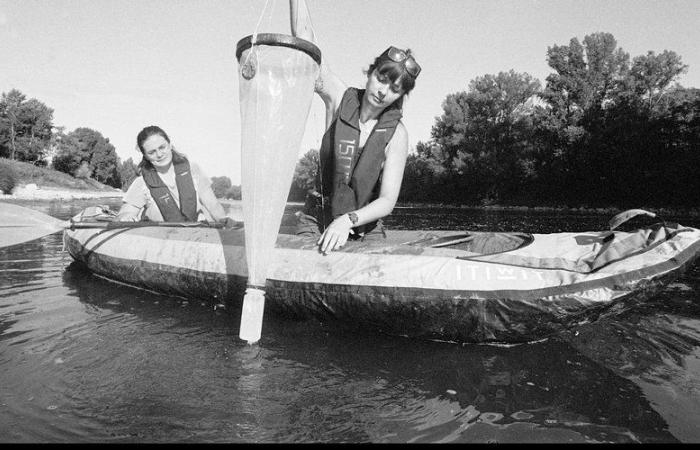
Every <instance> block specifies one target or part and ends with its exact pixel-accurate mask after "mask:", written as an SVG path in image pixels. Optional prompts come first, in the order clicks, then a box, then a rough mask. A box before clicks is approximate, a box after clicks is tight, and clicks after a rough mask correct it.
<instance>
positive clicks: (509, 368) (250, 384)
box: [0, 200, 700, 443]
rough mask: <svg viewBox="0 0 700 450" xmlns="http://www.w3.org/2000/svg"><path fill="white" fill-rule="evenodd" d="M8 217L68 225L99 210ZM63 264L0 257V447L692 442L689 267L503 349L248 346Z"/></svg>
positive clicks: (553, 222) (568, 221) (533, 223)
mask: <svg viewBox="0 0 700 450" xmlns="http://www.w3.org/2000/svg"><path fill="white" fill-rule="evenodd" d="M15 203H19V204H21V205H23V206H28V207H30V208H33V209H37V210H39V211H42V212H44V213H47V214H50V215H52V216H55V217H58V218H61V219H66V218H68V217H70V216H72V215H73V214H75V213H77V212H78V211H80V210H81V209H82V208H83V207H85V206H88V205H94V204H97V203H105V201H104V200H99V201H95V200H93V201H72V202H15ZM113 205H115V204H113ZM298 208H299V207H298V206H294V205H290V206H288V208H287V211H286V215H285V219H284V220H285V221H287V222H290V221H291V220H292V217H291V214H292V213H293V212H294V211H295V210H296V209H298ZM609 218H610V215H609V214H591V213H562V212H544V211H530V212H523V211H485V210H476V209H449V208H445V209H420V208H397V209H396V210H395V212H394V214H393V215H392V217H391V218H389V220H387V224H388V225H389V226H391V227H393V228H433V229H456V228H461V229H472V230H475V229H477V230H486V229H489V230H504V231H516V230H517V231H530V232H556V231H586V230H594V229H603V228H604V227H606V225H607V221H608V219H609ZM667 219H668V220H676V221H678V222H680V223H682V224H684V225H689V226H695V227H700V220H698V218H682V217H679V218H675V217H669V218H667ZM71 262H72V259H71V257H70V256H69V255H68V254H67V253H66V252H64V251H63V250H62V243H61V235H60V233H59V234H54V235H50V236H47V237H44V238H41V239H38V240H35V241H32V242H29V243H26V244H22V245H17V246H13V247H9V248H5V249H0V442H58V443H65V442H106V443H122V442H138V443H141V442H189V443H193V442H247V443H250V442H256V443H268V442H272V443H305V442H373V443H404V442H428V443H436V442H498V443H505V442H613V443H626V442H643V443H655V442H700V264H699V263H696V264H695V266H694V267H692V268H691V269H690V270H689V271H688V272H687V273H686V274H685V275H684V276H683V277H681V278H680V279H678V280H676V281H675V282H674V283H672V284H671V285H669V286H668V287H667V288H665V289H664V290H663V291H662V292H661V293H660V294H659V295H658V296H656V297H655V298H653V299H652V300H650V301H649V302H647V303H645V304H643V305H639V306H637V307H634V308H632V309H629V310H627V311H624V313H622V314H620V315H618V316H616V317H606V318H604V319H601V320H599V321H597V322H595V323H592V324H587V325H583V326H579V327H577V328H574V329H571V330H570V331H568V332H566V333H563V334H562V335H559V336H555V337H551V338H549V339H547V340H545V341H542V342H537V343H530V344H522V345H516V346H511V347H504V346H495V345H476V344H469V345H458V344H449V343H441V342H430V341H420V340H412V339H405V338H399V337H391V336H386V335H382V334H378V333H370V332H367V331H362V332H357V331H350V330H344V329H338V328H337V327H335V326H334V325H333V324H330V323H322V322H318V321H303V322H300V321H292V320H288V319H285V318H284V317H275V316H273V315H267V314H266V316H265V322H264V327H263V337H262V339H261V341H260V342H259V344H258V345H254V346H249V345H247V344H246V343H244V342H242V341H240V340H239V339H238V328H239V323H238V321H239V317H240V310H238V311H235V310H234V311H232V310H226V309H221V308H215V307H214V306H213V305H211V304H205V303H201V302H199V301H187V300H184V299H179V298H171V297H167V296H161V295H158V294H155V293H150V292H145V291H142V290H138V289H134V288H131V287H128V286H124V285H120V284H117V283H113V282H110V281H107V280H104V279H101V278H98V277H95V276H93V275H91V274H90V273H89V272H86V271H85V270H84V269H82V268H80V267H77V266H76V265H74V264H72V263H71Z"/></svg>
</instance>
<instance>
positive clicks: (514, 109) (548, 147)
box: [400, 33, 700, 207]
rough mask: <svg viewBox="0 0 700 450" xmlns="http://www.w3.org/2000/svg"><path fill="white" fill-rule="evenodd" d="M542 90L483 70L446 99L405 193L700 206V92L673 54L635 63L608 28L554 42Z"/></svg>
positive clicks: (413, 161) (521, 78) (412, 162)
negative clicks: (682, 79) (686, 81)
mask: <svg viewBox="0 0 700 450" xmlns="http://www.w3.org/2000/svg"><path fill="white" fill-rule="evenodd" d="M547 61H548V64H549V66H550V67H551V68H552V69H553V70H554V72H553V73H551V74H550V75H549V76H548V77H547V79H546V85H545V87H544V89H542V88H540V86H539V82H538V81H536V80H533V79H532V78H531V77H530V76H529V75H527V74H518V73H515V72H513V71H510V72H502V73H499V74H498V75H485V76H484V77H480V78H477V79H476V80H474V81H472V82H471V83H470V84H469V90H468V91H466V92H458V93H455V94H450V95H448V96H447V98H446V99H445V101H444V102H443V114H442V115H441V116H440V117H439V118H437V120H436V123H435V125H434V126H433V129H432V132H431V139H430V141H429V142H425V143H424V142H421V143H419V144H418V145H417V147H416V151H415V153H414V154H411V155H410V156H409V159H408V162H407V166H406V171H405V175H404V182H403V188H402V193H401V197H400V200H402V201H414V202H415V201H420V202H440V203H446V202H447V203H463V204H489V203H494V202H497V203H499V204H504V205H507V204H520V205H546V204H556V205H568V206H579V205H584V206H585V205H589V206H613V205H616V206H620V207H627V206H634V205H650V206H652V205H669V206H670V205H675V206H697V205H698V204H700V181H699V180H700V177H698V167H700V165H699V164H700V90H699V89H695V88H684V87H682V86H680V85H678V84H673V83H674V80H676V79H677V77H678V76H679V75H680V74H681V73H683V72H684V71H685V70H686V69H687V66H685V65H684V64H683V63H682V61H681V57H680V56H679V55H677V54H676V53H674V52H672V51H668V50H666V51H664V52H662V53H660V54H656V53H654V52H651V51H650V52H648V53H647V54H646V55H642V56H637V57H635V58H633V59H632V60H631V62H630V57H629V54H627V53H626V52H624V51H623V50H622V49H620V48H618V47H617V42H616V41H615V38H614V37H613V36H612V35H611V34H609V33H595V34H592V35H588V36H586V37H585V38H584V40H583V43H580V42H579V41H578V39H576V38H573V39H571V41H570V42H569V45H562V46H558V45H555V46H553V47H550V48H549V49H548V51H547Z"/></svg>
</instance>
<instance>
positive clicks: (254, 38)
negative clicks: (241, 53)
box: [243, 0, 275, 65]
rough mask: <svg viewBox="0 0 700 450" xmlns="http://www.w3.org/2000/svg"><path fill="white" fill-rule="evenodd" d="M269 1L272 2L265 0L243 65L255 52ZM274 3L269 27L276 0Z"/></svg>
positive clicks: (270, 18)
mask: <svg viewBox="0 0 700 450" xmlns="http://www.w3.org/2000/svg"><path fill="white" fill-rule="evenodd" d="M269 3H270V0H265V4H264V5H263V8H262V11H260V17H258V23H257V24H256V25H255V29H254V30H253V37H252V38H251V41H250V51H249V52H248V54H247V55H246V57H245V61H244V64H243V65H245V64H247V63H248V60H249V59H250V56H251V55H252V54H253V50H254V48H255V43H256V42H257V40H258V30H259V29H260V24H261V23H262V20H263V17H264V16H265V11H266V10H267V5H268V4H269ZM272 3H273V6H272V8H271V10H270V15H269V16H268V27H269V25H270V23H272V10H273V9H274V3H275V0H273V1H272Z"/></svg>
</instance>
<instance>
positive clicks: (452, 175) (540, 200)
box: [0, 33, 700, 207]
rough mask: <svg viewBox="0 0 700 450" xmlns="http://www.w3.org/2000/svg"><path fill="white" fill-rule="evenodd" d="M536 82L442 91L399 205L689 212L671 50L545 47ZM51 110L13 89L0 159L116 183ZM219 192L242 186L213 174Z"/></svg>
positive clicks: (83, 135)
mask: <svg viewBox="0 0 700 450" xmlns="http://www.w3.org/2000/svg"><path fill="white" fill-rule="evenodd" d="M546 58H547V63H548V65H549V67H550V68H551V69H552V72H551V73H550V74H549V75H548V76H547V78H546V80H545V83H544V86H543V85H542V83H541V82H540V81H539V80H537V79H535V78H533V77H532V76H531V75H529V74H527V73H519V72H516V71H514V70H510V71H507V72H500V73H498V74H487V75H484V76H481V77H477V78H476V79H474V80H471V81H470V82H469V83H468V85H467V90H465V91H462V92H455V93H452V94H449V95H447V97H446V98H445V99H444V101H443V103H442V110H443V112H442V114H441V116H439V117H437V118H436V120H435V123H434V125H433V127H432V129H431V134H430V139H429V140H428V141H426V142H418V144H417V145H416V148H415V151H413V152H412V153H411V154H410V155H409V157H408V160H407V163H406V169H405V173H404V179H403V185H402V189H401V194H400V197H399V201H400V202H404V203H440V204H463V205H491V204H500V205H526V206H544V205H552V206H619V207H631V206H635V205H644V206H661V205H667V206H697V205H698V204H700V177H699V176H698V167H700V89H697V88H685V87H683V86H681V85H679V84H678V83H677V82H676V80H677V79H678V77H679V76H680V75H681V74H683V73H684V72H686V71H687V68H688V66H687V65H685V64H683V62H682V60H681V57H680V56H679V55H678V54H676V53H675V52H673V51H669V50H664V51H663V52H661V53H658V54H657V53H655V52H653V51H649V52H647V53H646V54H644V55H639V56H636V57H634V58H631V57H630V55H629V53H627V52H625V51H624V50H623V49H622V48H619V47H618V45H617V41H616V40H615V38H614V36H613V35H612V34H610V33H593V34H590V35H587V36H585V37H584V39H583V41H582V42H581V41H579V40H578V39H577V38H572V39H571V40H570V41H569V43H568V45H554V46H552V47H549V48H548V49H547V53H546ZM52 122H53V110H52V109H51V108H49V107H47V106H46V105H44V104H43V103H41V102H40V101H38V100H36V99H27V98H26V96H25V95H24V94H22V93H21V92H19V91H18V90H16V89H13V90H11V91H10V92H9V93H3V94H2V98H1V99H0V156H2V157H5V158H10V159H17V160H21V161H29V162H33V163H35V164H39V165H46V164H50V165H51V166H52V168H54V169H56V170H60V171H62V172H65V173H69V174H71V175H73V176H76V177H82V178H94V179H96V180H97V181H100V182H102V183H105V184H108V185H111V186H114V187H118V188H122V189H126V188H127V187H128V185H129V184H130V183H131V181H132V180H133V179H134V178H135V177H136V176H137V174H136V164H135V163H134V161H133V160H132V159H131V158H129V159H127V160H126V161H124V162H121V161H120V160H119V157H118V156H117V154H116V151H115V149H114V146H113V145H112V144H111V143H110V142H109V139H108V138H106V137H104V136H102V135H101V134H100V133H99V132H98V131H95V130H91V129H89V128H78V129H76V130H74V131H72V132H69V133H65V132H64V130H63V128H61V127H54V126H53V123H52ZM317 167H318V150H317V149H312V150H309V151H308V152H307V153H306V154H305V155H304V156H303V157H302V158H301V159H300V160H299V162H298V164H297V167H296V170H295V174H294V182H293V184H292V186H291V189H290V193H289V199H290V200H303V199H304V196H305V194H306V192H307V191H308V190H309V189H311V188H313V186H314V180H315V177H316V173H317ZM212 186H213V189H214V192H215V194H216V195H217V196H218V197H228V198H240V195H241V192H240V191H241V189H240V186H233V185H232V184H231V180H230V179H229V178H228V177H225V176H224V177H213V178H212Z"/></svg>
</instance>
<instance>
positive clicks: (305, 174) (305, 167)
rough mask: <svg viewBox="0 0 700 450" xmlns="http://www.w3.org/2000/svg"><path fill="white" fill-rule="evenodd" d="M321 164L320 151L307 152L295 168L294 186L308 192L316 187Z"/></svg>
mask: <svg viewBox="0 0 700 450" xmlns="http://www.w3.org/2000/svg"><path fill="white" fill-rule="evenodd" d="M319 164H320V159H319V154H318V150H315V149H311V150H309V151H308V152H306V153H305V154H304V155H303V156H302V157H301V158H299V161H297V165H296V167H295V168H294V185H295V186H296V187H297V188H298V189H300V190H302V191H304V192H306V191H308V190H309V189H314V188H315V187H316V177H317V174H318V168H319Z"/></svg>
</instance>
